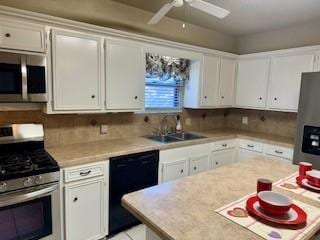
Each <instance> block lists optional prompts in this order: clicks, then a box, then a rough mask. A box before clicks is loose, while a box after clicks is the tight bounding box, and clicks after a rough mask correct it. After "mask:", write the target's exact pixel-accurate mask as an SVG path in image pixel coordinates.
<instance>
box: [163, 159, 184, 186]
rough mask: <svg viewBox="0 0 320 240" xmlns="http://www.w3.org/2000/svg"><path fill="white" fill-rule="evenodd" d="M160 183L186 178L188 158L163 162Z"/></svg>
mask: <svg viewBox="0 0 320 240" xmlns="http://www.w3.org/2000/svg"><path fill="white" fill-rule="evenodd" d="M162 173H163V175H162V182H170V181H173V180H176V179H179V178H182V177H186V176H188V158H183V159H178V160H173V161H170V162H164V163H163V168H162Z"/></svg>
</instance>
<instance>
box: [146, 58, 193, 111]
mask: <svg viewBox="0 0 320 240" xmlns="http://www.w3.org/2000/svg"><path fill="white" fill-rule="evenodd" d="M189 63H190V61H189V60H187V59H181V58H176V57H169V56H160V55H156V54H150V53H147V54H146V72H145V84H146V87H145V108H147V109H177V108H180V107H181V102H182V100H183V97H182V96H183V85H184V81H186V80H188V79H189V68H190V64H189Z"/></svg>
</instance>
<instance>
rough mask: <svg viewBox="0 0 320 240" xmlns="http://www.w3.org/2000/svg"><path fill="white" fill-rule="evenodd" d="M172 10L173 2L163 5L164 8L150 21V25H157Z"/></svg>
mask: <svg viewBox="0 0 320 240" xmlns="http://www.w3.org/2000/svg"><path fill="white" fill-rule="evenodd" d="M172 8H173V2H172V3H167V4H165V5H163V7H162V8H161V9H160V10H159V11H158V12H157V13H156V14H155V15H154V16H153V17H152V18H151V19H150V20H149V22H148V24H157V23H158V22H159V21H160V20H161V19H162V18H163V17H164V16H165V15H166V14H167V13H168V12H169V11H170V10H171V9H172Z"/></svg>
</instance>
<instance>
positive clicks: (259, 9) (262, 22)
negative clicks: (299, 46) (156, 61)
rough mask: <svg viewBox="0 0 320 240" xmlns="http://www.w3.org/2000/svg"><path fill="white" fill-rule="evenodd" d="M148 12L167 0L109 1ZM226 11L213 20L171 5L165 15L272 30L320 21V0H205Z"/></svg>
mask: <svg viewBox="0 0 320 240" xmlns="http://www.w3.org/2000/svg"><path fill="white" fill-rule="evenodd" d="M113 1H116V2H120V3H124V4H127V5H130V6H133V7H137V8H141V9H144V10H148V11H151V12H156V11H158V10H159V9H160V8H161V6H162V5H163V4H164V3H167V2H170V0H113ZM206 1H208V2H211V3H214V4H216V5H218V6H220V7H223V8H226V9H228V10H230V12H231V14H230V15H229V16H228V17H226V18H225V19H217V18H215V17H213V16H210V15H208V14H205V13H203V12H201V11H199V10H196V9H193V8H191V7H186V8H185V9H184V7H181V8H175V9H173V10H171V12H170V13H169V14H168V16H169V17H171V18H175V19H179V20H184V19H185V17H184V16H185V14H186V19H187V20H186V22H189V23H192V24H195V25H199V26H202V27H206V28H211V29H215V30H219V31H222V32H224V33H228V34H231V35H235V36H240V35H248V34H252V33H258V32H265V31H270V30H276V29H280V28H283V27H289V26H293V25H299V24H303V23H308V22H313V21H316V20H320V0H206Z"/></svg>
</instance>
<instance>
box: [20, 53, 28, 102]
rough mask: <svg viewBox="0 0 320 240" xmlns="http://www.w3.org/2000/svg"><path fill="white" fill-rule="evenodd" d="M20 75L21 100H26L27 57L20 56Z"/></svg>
mask: <svg viewBox="0 0 320 240" xmlns="http://www.w3.org/2000/svg"><path fill="white" fill-rule="evenodd" d="M21 75H22V80H21V84H22V88H21V89H22V100H23V101H27V100H28V77H27V56H25V55H22V56H21Z"/></svg>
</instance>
